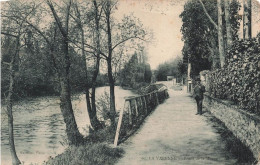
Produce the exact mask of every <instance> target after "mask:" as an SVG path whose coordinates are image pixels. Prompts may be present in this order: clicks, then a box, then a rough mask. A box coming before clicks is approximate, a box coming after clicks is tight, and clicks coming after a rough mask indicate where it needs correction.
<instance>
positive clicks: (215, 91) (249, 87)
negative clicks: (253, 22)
mask: <svg viewBox="0 0 260 165" xmlns="http://www.w3.org/2000/svg"><path fill="white" fill-rule="evenodd" d="M259 38H260V35H258V38H254V39H250V40H239V41H237V42H235V43H234V44H233V46H232V47H231V48H230V50H228V58H227V62H226V63H227V64H226V66H225V67H224V68H223V69H219V70H216V71H213V72H211V73H210V76H209V81H210V93H211V95H213V96H214V97H217V98H220V99H229V100H232V101H234V102H235V103H237V104H239V106H240V107H241V108H243V109H247V110H249V111H251V112H254V113H260V109H259V100H260V98H259V94H260V84H259V83H260V72H259V70H260V42H259Z"/></svg>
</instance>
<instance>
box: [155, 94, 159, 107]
mask: <svg viewBox="0 0 260 165" xmlns="http://www.w3.org/2000/svg"><path fill="white" fill-rule="evenodd" d="M155 97H156V102H157V105H159V99H158V92H155Z"/></svg>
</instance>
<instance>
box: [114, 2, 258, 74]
mask: <svg viewBox="0 0 260 165" xmlns="http://www.w3.org/2000/svg"><path fill="white" fill-rule="evenodd" d="M186 1H187V0H119V5H118V10H117V11H116V12H115V17H116V18H122V17H123V15H124V14H130V13H133V15H134V16H136V17H138V18H139V19H140V20H141V21H142V23H143V25H144V26H145V27H148V28H150V29H151V30H152V31H153V34H154V38H155V42H153V43H149V44H147V46H146V51H147V53H148V63H149V64H150V65H151V68H152V69H156V67H157V66H158V65H159V64H161V63H164V62H166V61H169V60H170V59H174V58H176V57H177V56H181V50H182V47H183V41H182V40H181V37H182V34H181V31H180V29H181V26H182V21H181V19H180V17H179V15H180V14H181V12H182V11H183V6H184V4H185V2H186ZM239 1H240V2H243V0H239ZM252 4H253V8H254V9H253V10H254V11H253V14H252V19H253V20H252V24H253V25H252V29H253V30H252V33H253V34H252V36H253V37H254V36H256V34H257V33H258V32H260V20H259V17H260V0H252ZM240 14H242V9H241V10H240ZM241 25H242V22H241ZM241 30H242V26H241ZM240 34H241V36H242V31H240Z"/></svg>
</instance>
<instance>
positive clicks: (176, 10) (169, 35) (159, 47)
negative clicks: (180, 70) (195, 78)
mask: <svg viewBox="0 0 260 165" xmlns="http://www.w3.org/2000/svg"><path fill="white" fill-rule="evenodd" d="M176 2H177V1H176V0H142V1H140V0H131V1H130V0H120V1H119V5H118V10H117V11H116V13H115V17H117V18H120V17H122V16H123V15H124V14H130V13H133V15H134V16H136V17H138V18H139V19H140V20H141V21H142V23H143V25H144V27H148V28H149V29H151V30H152V31H153V36H154V39H155V40H154V42H152V43H149V44H147V46H146V51H147V53H148V63H149V64H150V65H151V69H156V67H157V66H158V65H159V64H160V63H163V62H166V61H167V60H169V59H173V58H175V57H177V56H181V50H182V47H183V41H182V40H181V36H182V35H181V32H180V29H181V25H182V22H181V19H180V18H179V15H180V13H181V12H182V11H183V4H184V3H183V2H184V1H181V2H178V3H176Z"/></svg>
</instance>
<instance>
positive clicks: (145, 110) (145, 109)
mask: <svg viewBox="0 0 260 165" xmlns="http://www.w3.org/2000/svg"><path fill="white" fill-rule="evenodd" d="M143 100H144V112H145V115H147V105H146V98H145V96H143Z"/></svg>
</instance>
